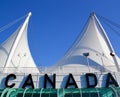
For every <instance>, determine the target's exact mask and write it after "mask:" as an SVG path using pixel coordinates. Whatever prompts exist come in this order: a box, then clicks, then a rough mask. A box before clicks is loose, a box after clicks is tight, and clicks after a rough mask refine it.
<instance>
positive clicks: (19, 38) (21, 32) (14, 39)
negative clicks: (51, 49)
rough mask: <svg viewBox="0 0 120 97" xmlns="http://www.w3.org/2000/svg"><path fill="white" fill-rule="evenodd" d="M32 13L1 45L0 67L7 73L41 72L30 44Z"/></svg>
mask: <svg viewBox="0 0 120 97" xmlns="http://www.w3.org/2000/svg"><path fill="white" fill-rule="evenodd" d="M30 15H31V13H29V14H28V16H27V18H26V20H25V22H24V23H23V24H22V25H21V26H20V27H19V28H18V29H17V30H16V31H15V32H14V33H13V35H11V36H10V37H9V38H8V39H7V40H6V41H5V42H4V43H3V44H2V45H1V46H0V56H1V57H0V67H1V72H5V73H15V72H18V73H39V70H38V68H37V66H36V65H35V63H34V61H33V59H32V56H31V53H30V50H29V46H28V39H27V27H28V22H29V18H30Z"/></svg>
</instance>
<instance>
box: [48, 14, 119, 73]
mask: <svg viewBox="0 0 120 97" xmlns="http://www.w3.org/2000/svg"><path fill="white" fill-rule="evenodd" d="M113 52H114V50H113V48H112V46H111V43H110V41H109V39H108V37H107V35H106V33H105V31H104V29H103V28H102V26H101V24H100V23H99V21H98V19H97V17H96V15H95V14H92V15H91V16H90V18H89V20H88V22H87V24H86V26H85V27H84V29H83V31H82V33H81V35H80V36H79V37H78V39H77V40H76V41H75V43H74V44H73V45H72V47H71V48H70V49H69V50H68V52H67V53H66V54H65V56H64V57H63V58H62V59H61V60H60V61H59V62H58V63H56V64H55V65H53V66H52V67H51V68H50V69H49V70H50V71H49V72H65V73H70V72H71V73H74V72H78V73H79V72H102V71H104V72H105V71H117V68H116V64H117V65H118V63H117V59H116V57H117V56H114V55H112V54H113ZM57 67H60V68H57ZM58 69H59V70H58Z"/></svg>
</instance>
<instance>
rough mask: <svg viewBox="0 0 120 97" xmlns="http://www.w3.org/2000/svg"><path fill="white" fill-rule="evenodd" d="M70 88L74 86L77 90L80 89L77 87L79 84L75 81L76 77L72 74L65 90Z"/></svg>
mask: <svg viewBox="0 0 120 97" xmlns="http://www.w3.org/2000/svg"><path fill="white" fill-rule="evenodd" d="M69 86H74V87H75V88H78V86H77V84H76V82H75V79H74V77H73V75H72V74H71V73H70V74H69V76H68V79H67V82H66V85H65V88H68V87H69Z"/></svg>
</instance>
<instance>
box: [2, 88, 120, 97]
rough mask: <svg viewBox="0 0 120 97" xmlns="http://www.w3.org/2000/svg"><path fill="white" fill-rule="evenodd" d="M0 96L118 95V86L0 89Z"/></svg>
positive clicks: (63, 96) (112, 96)
mask: <svg viewBox="0 0 120 97" xmlns="http://www.w3.org/2000/svg"><path fill="white" fill-rule="evenodd" d="M0 97H120V88H119V87H118V88H115V87H109V88H83V89H80V88H69V89H29V88H26V89H21V88H17V89H14V88H11V89H9V88H6V89H0Z"/></svg>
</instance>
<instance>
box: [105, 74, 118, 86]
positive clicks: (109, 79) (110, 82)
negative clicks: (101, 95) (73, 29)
mask: <svg viewBox="0 0 120 97" xmlns="http://www.w3.org/2000/svg"><path fill="white" fill-rule="evenodd" d="M109 85H115V86H116V87H118V86H119V85H118V83H117V82H116V80H115V79H114V77H113V76H112V74H111V73H108V75H107V80H106V87H109Z"/></svg>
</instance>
